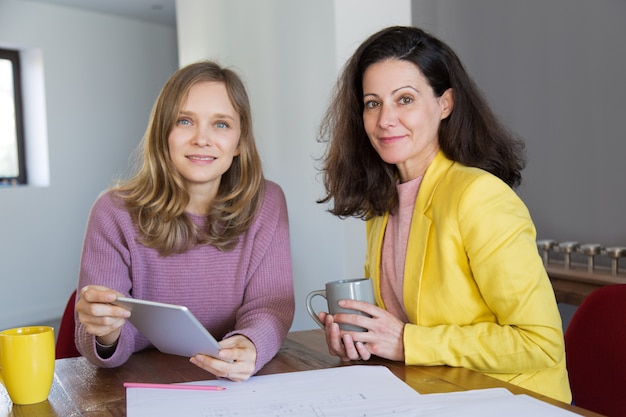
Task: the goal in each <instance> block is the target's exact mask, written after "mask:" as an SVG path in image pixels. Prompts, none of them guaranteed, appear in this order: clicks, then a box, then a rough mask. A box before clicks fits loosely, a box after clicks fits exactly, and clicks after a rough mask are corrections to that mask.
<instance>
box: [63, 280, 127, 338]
mask: <svg viewBox="0 0 626 417" xmlns="http://www.w3.org/2000/svg"><path fill="white" fill-rule="evenodd" d="M122 295H123V294H121V293H119V292H117V291H113V290H111V289H109V288H106V287H102V286H99V285H87V286H86V287H83V288H82V289H81V290H80V293H79V299H78V302H77V303H76V312H77V313H78V320H79V321H80V322H81V323H82V324H83V326H85V331H86V332H87V333H89V334H93V335H94V336H96V339H97V340H98V342H99V343H101V344H103V345H112V344H114V343H115V342H116V341H117V339H118V338H119V337H120V333H121V328H122V325H123V324H124V323H125V322H126V319H127V318H128V317H130V311H128V310H127V309H125V308H124V307H120V306H116V305H113V304H111V303H112V302H113V301H115V298H116V297H117V296H122Z"/></svg>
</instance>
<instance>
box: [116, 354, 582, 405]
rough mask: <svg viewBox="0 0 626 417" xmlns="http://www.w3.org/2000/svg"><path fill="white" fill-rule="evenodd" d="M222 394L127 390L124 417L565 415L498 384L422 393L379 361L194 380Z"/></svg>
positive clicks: (211, 392) (165, 390)
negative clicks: (244, 377) (240, 377)
mask: <svg viewBox="0 0 626 417" xmlns="http://www.w3.org/2000/svg"><path fill="white" fill-rule="evenodd" d="M192 384H196V385H220V386H223V387H225V388H226V390H224V391H184V390H168V389H153V388H127V389H126V411H127V416H128V417H171V416H185V417H244V416H246V417H247V416H255V417H348V416H354V417H372V416H377V417H384V416H393V417H401V416H407V417H408V416H411V417H420V416H438V417H445V416H459V415H463V416H481V417H489V416H498V417H500V416H502V415H506V416H507V417H516V416H528V415H532V416H533V417H542V416H571V415H575V414H573V413H570V412H568V411H566V410H562V409H559V408H557V407H554V406H552V405H550V404H548V403H544V402H542V401H539V400H536V399H534V398H532V397H527V396H521V395H516V396H514V395H512V394H511V393H510V392H509V391H507V390H506V389H504V388H494V389H484V390H474V391H462V392H454V393H446V394H429V395H420V394H419V393H417V392H416V391H415V390H414V389H413V388H411V387H410V386H408V385H407V384H406V383H404V382H403V381H402V380H400V379H399V378H397V377H396V376H395V375H393V373H391V371H390V370H389V369H387V368H386V367H384V366H362V365H353V366H342V367H338V368H330V369H320V370H314V371H302V372H291V373H285V374H275V375H263V376H254V377H252V378H250V379H249V380H248V381H244V382H232V381H225V380H215V381H214V380H211V381H199V382H194V383H192Z"/></svg>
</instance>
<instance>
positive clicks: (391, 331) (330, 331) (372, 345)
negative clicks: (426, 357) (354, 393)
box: [320, 300, 404, 361]
mask: <svg viewBox="0 0 626 417" xmlns="http://www.w3.org/2000/svg"><path fill="white" fill-rule="evenodd" d="M339 306H340V307H341V308H346V309H350V310H358V311H362V312H364V313H366V314H369V315H370V316H371V317H366V316H362V315H358V314H335V315H334V316H333V315H331V314H324V317H320V319H321V320H322V321H323V322H324V324H325V327H326V343H327V344H328V350H329V352H330V353H331V354H332V355H335V356H339V357H340V358H341V359H342V360H343V361H350V360H359V359H361V360H369V359H370V357H371V356H372V355H376V356H379V357H381V358H385V359H390V360H394V361H404V340H403V335H404V323H403V322H402V321H401V320H399V319H398V318H396V317H395V316H394V315H393V314H391V313H389V312H388V311H386V310H383V309H382V308H380V307H377V306H375V305H372V304H369V303H366V302H364V301H355V300H341V301H340V302H339ZM338 323H346V324H353V325H356V326H361V327H364V328H366V329H367V332H353V331H344V330H341V329H340V328H339V324H338Z"/></svg>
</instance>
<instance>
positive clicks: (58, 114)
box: [0, 0, 177, 328]
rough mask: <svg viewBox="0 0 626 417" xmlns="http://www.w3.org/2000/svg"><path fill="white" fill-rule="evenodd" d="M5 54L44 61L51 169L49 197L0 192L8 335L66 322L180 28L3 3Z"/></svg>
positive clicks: (3, 313) (28, 191) (0, 312)
mask: <svg viewBox="0 0 626 417" xmlns="http://www.w3.org/2000/svg"><path fill="white" fill-rule="evenodd" d="M0 44H2V45H4V46H15V47H23V48H33V49H39V50H40V51H41V52H42V56H43V67H44V84H45V96H46V103H45V104H46V112H47V134H48V147H49V149H48V150H49V159H48V161H49V164H50V166H49V171H50V184H49V186H48V187H35V186H25V187H13V188H0V328H7V327H12V326H17V325H22V324H31V323H37V322H41V321H47V320H50V319H54V318H57V317H60V316H61V314H62V312H63V308H64V307H65V303H66V302H67V298H68V296H69V294H70V292H71V291H72V289H73V288H75V286H76V282H77V279H78V266H79V258H80V251H81V245H82V239H83V234H84V229H85V223H86V220H87V215H88V212H89V209H90V207H91V204H92V203H93V201H94V200H95V198H96V197H97V195H98V194H99V193H100V192H101V191H102V190H103V189H104V188H106V187H107V186H109V185H110V184H111V183H112V181H113V179H114V178H115V177H118V176H120V175H124V174H125V173H127V172H128V166H129V165H128V163H129V156H130V154H131V152H132V151H133V150H134V149H135V147H136V146H137V144H138V143H139V140H140V139H141V136H142V135H143V132H144V129H145V127H146V125H147V121H148V116H149V113H150V110H151V108H152V104H153V102H154V100H155V99H156V97H157V95H158V93H159V90H160V88H161V86H162V85H163V83H164V82H165V81H166V80H167V78H168V77H169V75H170V74H171V73H172V72H173V71H174V70H175V69H176V68H177V46H176V29H175V28H174V27H168V26H164V25H156V24H150V23H145V22H140V21H135V20H131V19H124V18H119V17H114V16H112V15H107V14H98V13H93V12H86V11H81V10H78V9H73V8H67V7H60V6H51V5H47V4H41V3H37V2H30V1H23V0H0ZM28 144H29V143H27V146H28Z"/></svg>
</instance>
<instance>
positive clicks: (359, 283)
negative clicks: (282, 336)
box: [306, 278, 374, 332]
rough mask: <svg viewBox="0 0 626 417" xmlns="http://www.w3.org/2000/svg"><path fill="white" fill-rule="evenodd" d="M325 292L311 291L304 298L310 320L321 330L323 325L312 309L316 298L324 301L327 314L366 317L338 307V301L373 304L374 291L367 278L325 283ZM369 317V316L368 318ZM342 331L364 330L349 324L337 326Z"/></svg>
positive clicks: (354, 311)
mask: <svg viewBox="0 0 626 417" xmlns="http://www.w3.org/2000/svg"><path fill="white" fill-rule="evenodd" d="M325 288H326V289H325V290H316V291H311V292H310V293H309V294H308V295H307V296H306V309H307V311H308V312H309V315H310V316H311V318H312V319H313V320H314V321H315V322H316V323H317V324H318V325H319V326H320V327H321V328H322V329H323V328H324V323H322V322H321V321H320V319H319V318H318V317H317V312H316V311H315V310H314V309H313V305H312V301H313V298H314V297H316V296H320V297H323V298H325V299H326V303H327V304H328V312H329V313H330V314H333V315H334V314H338V313H349V314H360V315H362V316H368V315H367V314H365V313H362V312H360V311H356V310H349V309H345V308H341V307H339V304H338V303H339V300H359V301H365V302H368V303H370V304H374V291H373V289H372V280H371V279H369V278H355V279H342V280H339V281H331V282H327V283H326V286H325ZM368 317H369V316H368ZM339 328H340V329H342V330H350V331H353V332H363V331H365V330H366V329H364V328H363V327H360V326H354V325H351V324H344V323H341V324H339Z"/></svg>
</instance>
